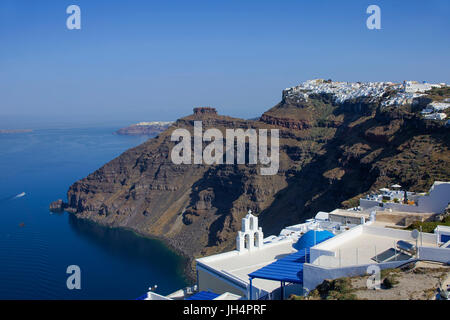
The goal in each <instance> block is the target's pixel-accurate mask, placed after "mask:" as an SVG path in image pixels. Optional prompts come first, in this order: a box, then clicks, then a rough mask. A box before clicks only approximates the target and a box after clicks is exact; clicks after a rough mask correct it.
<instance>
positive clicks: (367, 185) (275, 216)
mask: <svg viewBox="0 0 450 320" xmlns="http://www.w3.org/2000/svg"><path fill="white" fill-rule="evenodd" d="M359 110H361V109H359ZM352 111H354V110H352ZM378 111H379V110H377V112H378ZM335 112H336V114H339V113H344V121H343V124H342V125H341V126H339V127H338V128H337V131H336V133H335V135H334V136H333V138H332V139H330V140H329V141H327V142H326V143H325V144H324V146H323V149H324V150H325V153H324V154H323V155H320V156H317V157H316V158H315V159H313V160H312V161H311V162H310V163H309V164H307V165H305V166H304V167H303V168H302V169H301V170H300V171H297V172H295V173H294V174H293V176H292V177H290V178H288V179H287V183H288V186H287V187H286V188H284V189H283V190H281V191H279V192H278V193H277V194H276V195H275V200H274V201H273V203H272V204H271V205H270V206H269V207H268V208H266V209H265V210H263V211H262V212H261V213H260V215H259V216H260V221H261V225H262V227H263V230H264V232H265V233H266V235H269V234H278V233H279V232H280V230H281V229H282V228H284V227H286V226H288V225H293V224H298V223H301V222H303V221H304V220H306V219H308V218H311V217H313V216H314V215H315V214H316V213H317V212H318V211H327V212H329V211H332V210H334V209H336V208H339V207H341V205H342V202H343V201H346V200H349V199H351V198H354V197H356V196H357V195H359V194H362V193H366V192H368V191H369V190H370V189H371V188H372V187H373V185H374V183H375V182H376V181H377V179H378V178H379V177H380V175H383V174H384V172H380V171H379V170H378V168H375V167H374V166H373V164H374V163H375V162H379V161H382V160H384V159H387V158H390V157H392V156H395V155H396V154H398V153H399V151H398V150H397V148H398V146H400V145H402V144H403V143H405V142H407V141H408V140H410V139H411V137H412V136H414V135H416V134H421V133H423V132H422V130H420V128H414V126H408V125H405V126H402V127H401V128H399V130H398V131H397V132H395V135H394V136H393V139H392V140H391V141H390V142H389V143H387V144H383V143H376V142H370V141H368V140H367V139H366V136H365V132H366V130H367V129H369V128H371V127H374V126H382V125H386V124H388V123H389V120H390V119H388V118H386V119H380V118H378V119H377V118H376V117H374V118H372V119H370V120H368V121H366V122H363V123H361V124H357V125H355V126H353V127H352V128H351V130H350V129H349V126H348V125H349V124H350V123H351V122H352V121H354V120H356V117H355V114H354V113H349V110H342V109H341V110H338V109H337V110H335ZM359 116H360V115H359ZM440 138H442V137H440ZM447 140H448V139H447ZM356 143H364V144H368V145H369V146H370V147H371V150H376V149H377V148H382V151H381V152H380V154H378V155H377V156H376V157H375V158H374V159H373V161H371V162H370V163H367V164H363V163H361V162H360V161H359V160H360V159H351V160H345V159H344V157H343V151H342V146H352V145H354V144H356ZM446 143H448V141H447V142H446ZM335 168H340V169H343V170H344V171H345V173H344V175H343V176H342V177H340V178H338V179H334V180H333V179H329V178H326V177H325V176H324V173H325V172H327V171H329V170H332V169H335ZM387 178H388V179H394V180H396V179H397V181H398V179H400V177H395V176H393V177H387ZM406 187H408V185H406ZM281 215H282V217H283V218H282V219H280V216H281Z"/></svg>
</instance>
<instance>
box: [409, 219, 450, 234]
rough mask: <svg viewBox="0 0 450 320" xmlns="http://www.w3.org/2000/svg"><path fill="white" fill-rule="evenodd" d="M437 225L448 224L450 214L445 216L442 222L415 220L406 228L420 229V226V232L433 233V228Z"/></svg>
mask: <svg viewBox="0 0 450 320" xmlns="http://www.w3.org/2000/svg"><path fill="white" fill-rule="evenodd" d="M437 226H450V216H448V217H446V218H445V219H444V220H443V221H442V222H419V221H416V222H414V223H413V224H411V225H410V226H409V227H408V228H406V229H407V230H414V229H417V230H420V227H422V232H427V233H433V231H434V229H436V227H437Z"/></svg>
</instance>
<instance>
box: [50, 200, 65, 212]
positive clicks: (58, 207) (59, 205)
mask: <svg viewBox="0 0 450 320" xmlns="http://www.w3.org/2000/svg"><path fill="white" fill-rule="evenodd" d="M67 207H68V206H67V203H65V202H64V201H62V200H61V199H58V200H56V201H53V202H52V203H50V207H49V209H50V211H52V212H63V211H64V210H65V209H66V208H67Z"/></svg>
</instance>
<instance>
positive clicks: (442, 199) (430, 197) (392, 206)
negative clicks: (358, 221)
mask: <svg viewBox="0 0 450 320" xmlns="http://www.w3.org/2000/svg"><path fill="white" fill-rule="evenodd" d="M380 191H382V193H380V194H378V195H372V196H368V197H366V198H362V199H360V200H359V204H360V207H361V209H363V210H367V209H370V208H373V207H379V209H378V210H395V211H401V212H412V213H430V214H436V213H442V212H443V211H444V210H445V208H447V206H448V204H449V203H450V182H441V181H436V182H435V183H434V184H433V186H432V187H431V188H430V190H429V192H428V194H427V195H419V194H415V193H411V192H407V197H408V200H410V201H412V203H413V204H403V203H401V202H402V201H403V200H404V191H400V190H397V191H395V190H394V191H392V190H390V189H387V188H386V189H381V190H380ZM395 198H397V199H398V200H399V203H395V202H383V200H385V201H386V200H389V201H390V200H394V199H395Z"/></svg>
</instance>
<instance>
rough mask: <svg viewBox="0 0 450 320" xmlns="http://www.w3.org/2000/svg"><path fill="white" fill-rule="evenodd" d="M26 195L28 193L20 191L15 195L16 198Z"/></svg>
mask: <svg viewBox="0 0 450 320" xmlns="http://www.w3.org/2000/svg"><path fill="white" fill-rule="evenodd" d="M25 195H26V193H25V192H22V193H19V194H18V195H17V196H15V197H14V198H22V197H25Z"/></svg>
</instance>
